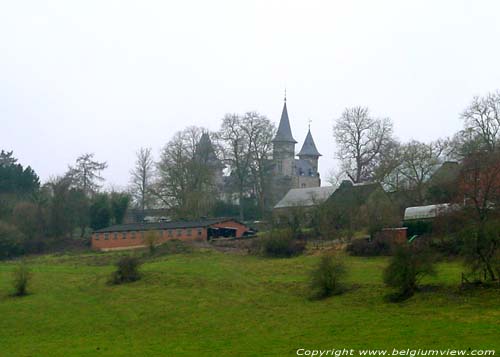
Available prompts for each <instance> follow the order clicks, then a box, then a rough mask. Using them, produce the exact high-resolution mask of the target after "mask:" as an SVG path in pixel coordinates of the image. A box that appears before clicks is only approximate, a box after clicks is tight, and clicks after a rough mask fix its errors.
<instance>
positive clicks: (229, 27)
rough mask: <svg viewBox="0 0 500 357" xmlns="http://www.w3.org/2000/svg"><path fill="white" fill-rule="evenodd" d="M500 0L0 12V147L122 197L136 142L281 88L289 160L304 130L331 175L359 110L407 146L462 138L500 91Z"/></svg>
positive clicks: (258, 105)
mask: <svg viewBox="0 0 500 357" xmlns="http://www.w3.org/2000/svg"><path fill="white" fill-rule="evenodd" d="M499 20H500V2H499V1H472V0H471V1H458V0H450V1H444V0H443V1H437V0H433V1H422V0H419V1H401V0H399V1H397V0H395V1H380V0H377V1H369V0H367V1H336V0H330V1H311V0H308V1H290V0H289V1H272V0H271V1H270V0H265V1H234V0H233V1H231V0H228V1H185V0H183V1H176V2H174V1H142V0H141V1H133V2H132V1H104V0H101V1H88V0H87V1H67V0H65V1H48V2H45V1H3V2H1V3H0V148H2V149H7V150H14V152H15V156H16V157H18V158H19V159H20V161H21V162H22V163H23V164H29V165H31V166H32V167H33V168H34V169H35V170H36V172H37V173H38V174H39V175H40V176H41V178H42V180H46V179H47V178H48V177H49V176H50V175H56V174H62V173H64V172H65V170H66V168H67V165H68V164H71V163H73V162H74V160H75V158H76V157H77V156H78V155H79V154H81V153H84V152H95V153H96V157H97V158H98V159H99V160H103V161H107V162H108V164H109V168H108V169H107V170H106V172H105V175H104V176H105V177H106V179H107V180H108V185H109V184H113V185H115V186H125V185H126V184H127V183H128V180H129V171H130V169H131V167H132V165H133V162H134V160H135V154H134V153H135V151H136V150H137V149H138V148H139V147H141V146H150V147H152V148H153V151H154V153H155V156H156V157H157V156H158V153H159V150H160V148H161V147H162V146H163V145H164V144H165V143H166V142H167V141H168V140H169V139H170V138H171V136H172V134H173V133H174V132H176V131H178V130H181V129H183V128H184V127H186V126H188V125H198V126H204V127H207V128H208V129H211V130H216V129H217V128H218V127H219V123H220V119H221V118H222V117H223V115H224V114H225V113H227V112H239V113H242V112H245V111H248V110H257V111H259V112H261V113H263V114H265V115H267V116H268V117H269V118H270V119H272V120H273V121H274V122H275V123H276V124H277V122H278V120H279V117H280V114H281V108H282V101H283V91H284V88H285V87H286V88H287V93H288V110H289V115H290V120H291V125H292V131H293V135H294V136H295V139H297V140H298V141H299V145H297V148H296V149H297V151H298V150H299V149H300V145H301V144H302V141H303V140H304V137H305V135H306V133H307V122H308V119H309V118H310V119H311V120H312V127H311V129H312V133H313V136H314V139H315V140H316V145H317V146H318V149H319V151H320V152H321V153H322V154H323V157H322V159H321V160H320V171H321V175H322V177H323V178H324V179H326V177H327V175H328V172H329V171H330V170H331V169H332V168H333V167H334V166H335V160H334V155H335V146H334V142H333V138H332V123H333V119H334V118H337V117H339V116H340V114H341V112H342V110H343V109H344V108H345V107H347V106H353V105H365V106H368V107H369V108H370V109H371V112H372V113H373V114H374V115H376V116H388V117H390V118H392V120H393V121H394V125H395V134H396V136H397V137H399V138H400V139H402V140H408V139H411V138H414V139H419V140H432V139H436V138H438V137H442V136H448V135H451V134H453V133H454V132H456V131H457V130H458V129H460V128H461V126H462V123H461V121H460V119H459V114H460V112H461V111H462V110H463V109H464V107H465V106H467V104H468V103H469V102H470V100H471V98H472V97H473V96H474V95H483V94H486V93H487V92H489V91H493V90H496V89H500V21H499Z"/></svg>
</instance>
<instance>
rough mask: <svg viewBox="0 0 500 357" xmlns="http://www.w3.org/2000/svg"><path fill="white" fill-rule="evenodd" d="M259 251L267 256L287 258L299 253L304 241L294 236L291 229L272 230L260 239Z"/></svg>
mask: <svg viewBox="0 0 500 357" xmlns="http://www.w3.org/2000/svg"><path fill="white" fill-rule="evenodd" d="M260 245H261V247H260V251H261V253H262V254H264V255H265V256H268V257H275V258H289V257H293V256H296V255H300V254H302V253H303V252H304V250H305V248H306V243H305V242H304V241H300V240H297V239H295V238H294V235H293V232H292V231H291V230H273V231H271V232H270V233H269V234H268V235H267V236H266V237H264V238H262V239H261V241H260Z"/></svg>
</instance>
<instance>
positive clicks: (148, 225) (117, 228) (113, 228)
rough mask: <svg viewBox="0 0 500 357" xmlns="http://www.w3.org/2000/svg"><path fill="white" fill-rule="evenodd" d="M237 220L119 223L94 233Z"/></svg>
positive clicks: (201, 224)
mask: <svg viewBox="0 0 500 357" xmlns="http://www.w3.org/2000/svg"><path fill="white" fill-rule="evenodd" d="M226 221H235V222H239V221H237V220H235V219H233V218H212V219H203V220H197V221H175V222H154V223H132V224H119V225H114V226H110V227H106V228H102V229H99V230H96V231H94V233H106V232H127V231H150V230H159V229H176V228H197V227H208V226H211V225H212V224H216V223H221V222H226Z"/></svg>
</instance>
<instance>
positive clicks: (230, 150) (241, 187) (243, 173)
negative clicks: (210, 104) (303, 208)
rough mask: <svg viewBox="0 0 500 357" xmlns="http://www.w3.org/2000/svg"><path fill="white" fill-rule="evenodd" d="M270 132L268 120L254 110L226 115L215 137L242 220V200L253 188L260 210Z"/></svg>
mask: <svg viewBox="0 0 500 357" xmlns="http://www.w3.org/2000/svg"><path fill="white" fill-rule="evenodd" d="M274 132H275V128H274V126H273V125H272V123H271V122H270V121H269V120H268V119H267V118H266V117H265V116H263V115H260V114H259V113H256V112H248V113H245V114H244V115H238V114H227V115H226V116H225V117H224V118H223V119H222V124H221V129H220V131H219V137H220V139H221V140H222V142H223V144H224V155H225V161H226V163H227V164H228V166H229V169H230V172H231V177H232V178H233V181H234V182H235V186H236V191H237V193H238V199H239V215H240V219H244V208H243V207H244V206H243V201H244V198H245V194H246V193H247V192H251V191H254V193H255V194H256V196H257V198H258V201H259V205H260V208H261V211H263V210H264V205H265V192H266V190H267V189H268V187H269V181H268V179H269V172H270V170H271V167H270V166H269V158H270V154H271V149H272V143H271V142H272V138H273V136H274Z"/></svg>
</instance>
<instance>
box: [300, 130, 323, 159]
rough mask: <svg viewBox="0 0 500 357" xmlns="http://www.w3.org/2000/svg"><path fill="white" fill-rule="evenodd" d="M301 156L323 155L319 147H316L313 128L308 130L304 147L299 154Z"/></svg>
mask: <svg viewBox="0 0 500 357" xmlns="http://www.w3.org/2000/svg"><path fill="white" fill-rule="evenodd" d="M298 155H299V156H302V155H304V156H322V155H321V154H320V153H319V151H318V149H317V148H316V144H315V143H314V139H313V137H312V134H311V129H309V131H308V132H307V136H306V139H305V140H304V144H303V145H302V149H300V152H299V154H298Z"/></svg>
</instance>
